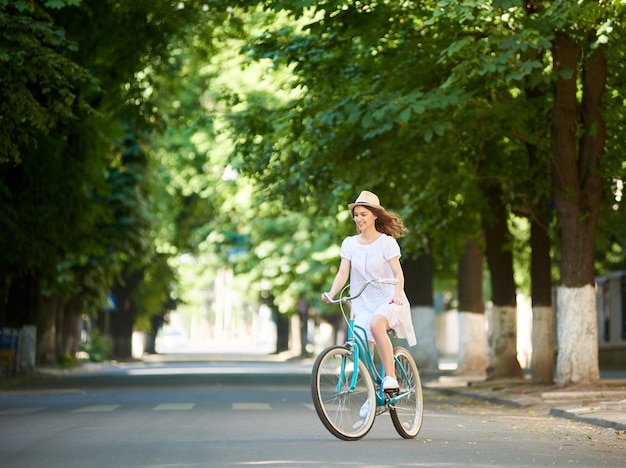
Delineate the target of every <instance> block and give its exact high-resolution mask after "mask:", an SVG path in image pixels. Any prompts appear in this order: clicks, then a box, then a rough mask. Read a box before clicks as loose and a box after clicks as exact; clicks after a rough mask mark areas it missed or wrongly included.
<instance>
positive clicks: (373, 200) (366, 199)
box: [348, 190, 384, 210]
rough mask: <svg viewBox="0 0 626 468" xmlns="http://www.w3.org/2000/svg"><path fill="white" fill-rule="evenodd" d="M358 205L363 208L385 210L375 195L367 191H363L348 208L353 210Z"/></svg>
mask: <svg viewBox="0 0 626 468" xmlns="http://www.w3.org/2000/svg"><path fill="white" fill-rule="evenodd" d="M357 205H363V206H371V207H372V208H378V209H379V210H384V208H383V207H382V206H381V205H380V200H379V199H378V196H376V194H375V193H372V192H368V191H367V190H363V191H362V192H361V193H360V194H359V196H358V197H357V199H356V200H355V202H354V203H350V204H349V205H348V208H349V209H350V210H352V209H353V208H354V207H355V206H357Z"/></svg>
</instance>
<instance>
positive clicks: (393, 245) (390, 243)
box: [383, 235, 402, 261]
mask: <svg viewBox="0 0 626 468" xmlns="http://www.w3.org/2000/svg"><path fill="white" fill-rule="evenodd" d="M401 255H402V253H401V252H400V245H399V244H398V241H397V240H395V239H394V238H393V237H391V236H387V235H385V239H384V244H383V256H384V257H385V260H387V261H389V260H391V259H392V258H396V257H400V256H401Z"/></svg>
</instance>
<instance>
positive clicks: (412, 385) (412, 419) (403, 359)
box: [389, 347, 424, 439]
mask: <svg viewBox="0 0 626 468" xmlns="http://www.w3.org/2000/svg"><path fill="white" fill-rule="evenodd" d="M394 357H395V368H396V379H397V380H398V383H399V384H400V394H402V393H404V392H408V391H409V390H412V393H410V394H409V395H407V396H406V397H404V398H402V399H400V400H398V401H397V402H396V403H395V404H394V405H393V406H392V407H390V409H389V414H390V415H391V420H392V421H393V426H394V427H395V428H396V431H398V434H400V435H401V436H402V437H404V438H405V439H413V438H414V437H416V436H417V434H418V432H419V431H420V428H421V427H422V418H423V413H424V395H423V393H422V382H421V380H420V375H419V372H418V370H417V366H416V365H415V361H414V360H413V357H412V356H411V354H410V353H409V352H408V351H407V349H406V348H402V347H397V348H396V349H395V350H394Z"/></svg>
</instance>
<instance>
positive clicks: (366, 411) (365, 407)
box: [359, 398, 371, 419]
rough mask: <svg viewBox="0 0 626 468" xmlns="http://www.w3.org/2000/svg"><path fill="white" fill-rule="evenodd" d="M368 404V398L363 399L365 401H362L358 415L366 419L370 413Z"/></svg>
mask: <svg viewBox="0 0 626 468" xmlns="http://www.w3.org/2000/svg"><path fill="white" fill-rule="evenodd" d="M370 406H371V405H370V399H369V398H368V399H367V400H365V403H363V406H361V409H360V410H359V416H361V417H362V418H366V419H367V417H368V416H369V415H370Z"/></svg>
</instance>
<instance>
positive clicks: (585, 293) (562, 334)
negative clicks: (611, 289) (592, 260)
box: [556, 285, 600, 386]
mask: <svg viewBox="0 0 626 468" xmlns="http://www.w3.org/2000/svg"><path fill="white" fill-rule="evenodd" d="M556 303H557V306H556V307H557V340H558V355H557V362H556V383H557V385H559V386H565V385H568V384H586V383H594V382H598V381H599V380H600V368H599V364H598V323H597V313H596V291H595V287H594V286H593V285H587V286H583V287H582V288H568V287H565V286H559V287H558V288H557V299H556Z"/></svg>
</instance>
